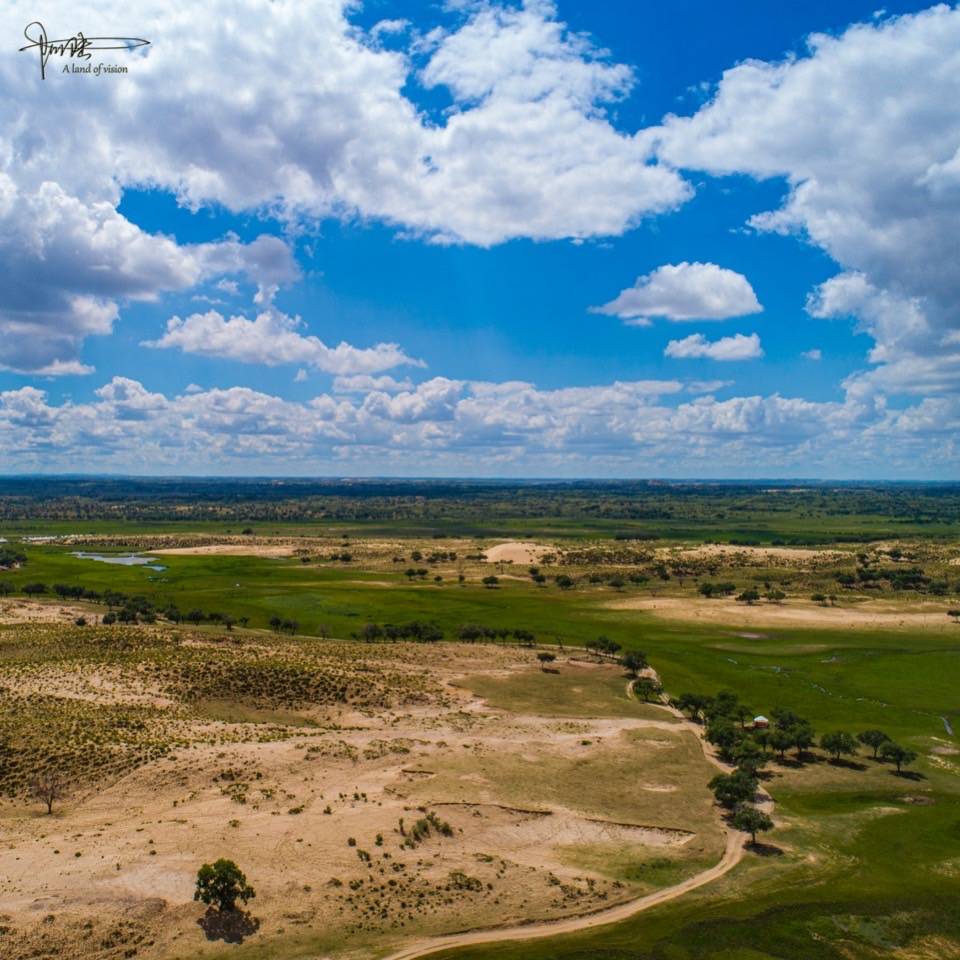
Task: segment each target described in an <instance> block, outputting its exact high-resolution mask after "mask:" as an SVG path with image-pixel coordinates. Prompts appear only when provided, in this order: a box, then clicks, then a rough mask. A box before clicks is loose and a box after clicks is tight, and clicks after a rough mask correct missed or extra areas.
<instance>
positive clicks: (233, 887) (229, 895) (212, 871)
mask: <svg viewBox="0 0 960 960" xmlns="http://www.w3.org/2000/svg"><path fill="white" fill-rule="evenodd" d="M255 896H256V893H255V892H254V889H253V887H251V886H250V884H248V883H247V878H246V876H244V873H243V871H242V870H241V869H240V868H239V867H238V866H237V865H236V864H235V863H234V862H233V861H232V860H226V859H224V858H222V857H221V858H220V859H219V860H217V862H216V863H213V864H210V863H205V864H204V865H203V866H202V867H201V868H200V869H199V870H198V871H197V889H196V890H195V891H194V894H193V899H194V900H201V901H202V902H203V903H206V904H210V905H213V906H216V908H217V909H218V910H219V911H220V912H221V913H223V912H225V911H228V910H236V909H237V901H238V900H240V901H242V902H243V903H246V902H247V901H248V900H252V899H253V898H254V897H255Z"/></svg>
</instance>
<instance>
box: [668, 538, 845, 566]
mask: <svg viewBox="0 0 960 960" xmlns="http://www.w3.org/2000/svg"><path fill="white" fill-rule="evenodd" d="M669 553H674V554H676V553H679V554H680V556H681V557H692V558H698V559H709V558H715V559H724V560H727V561H734V560H735V559H736V558H737V557H740V558H749V560H750V561H751V562H752V563H753V564H756V563H757V562H758V561H762V560H765V559H770V560H789V561H794V562H795V563H800V564H804V565H809V564H811V563H813V564H817V563H834V562H836V561H837V560H843V559H845V558H849V556H850V554H848V553H844V552H843V551H842V550H814V549H810V548H809V547H740V546H736V545H733V544H727V543H705V544H703V545H702V546H699V547H689V548H684V549H681V550H675V549H672V550H658V551H657V554H658V555H665V554H669Z"/></svg>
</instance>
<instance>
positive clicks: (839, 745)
mask: <svg viewBox="0 0 960 960" xmlns="http://www.w3.org/2000/svg"><path fill="white" fill-rule="evenodd" d="M820 746H821V747H823V749H824V750H826V751H827V753H829V754H830V756H832V757H833V759H834V760H839V759H840V756H841V754H848V755H851V756H852V755H853V754H855V753H856V752H857V741H856V740H855V739H854V738H853V737H852V736H851V735H850V734H849V733H846V732H845V731H843V730H836V731H835V732H833V733H825V734H824V735H823V736H822V737H821V738H820Z"/></svg>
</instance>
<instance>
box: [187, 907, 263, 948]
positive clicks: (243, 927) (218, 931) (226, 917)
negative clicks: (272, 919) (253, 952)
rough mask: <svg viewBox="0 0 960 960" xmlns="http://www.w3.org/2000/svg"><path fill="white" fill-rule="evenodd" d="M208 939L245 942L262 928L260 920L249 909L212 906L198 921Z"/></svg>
mask: <svg viewBox="0 0 960 960" xmlns="http://www.w3.org/2000/svg"><path fill="white" fill-rule="evenodd" d="M197 925H198V926H199V927H200V928H201V929H202V930H203V932H204V933H205V934H206V937H207V939H208V940H223V942H224V943H243V941H244V939H245V938H247V937H250V936H253V934H255V933H256V932H257V930H259V929H260V921H259V920H258V919H257V918H256V917H254V916H252V915H251V913H250V911H249V910H216V909H215V908H214V907H210V908H209V909H208V910H207V912H206V913H205V914H204V915H203V916H202V917H201V918H200V919H199V920H198V921H197Z"/></svg>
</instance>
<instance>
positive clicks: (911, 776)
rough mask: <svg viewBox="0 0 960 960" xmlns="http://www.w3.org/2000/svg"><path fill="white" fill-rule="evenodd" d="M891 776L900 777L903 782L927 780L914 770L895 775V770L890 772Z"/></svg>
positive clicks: (902, 771)
mask: <svg viewBox="0 0 960 960" xmlns="http://www.w3.org/2000/svg"><path fill="white" fill-rule="evenodd" d="M890 774H891V776H894V777H902V778H903V779H904V780H926V779H927V778H926V777H925V776H924V775H923V774H922V773H919V772H917V771H916V770H901V771H900V772H899V773H897V771H896V770H891V771H890Z"/></svg>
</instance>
